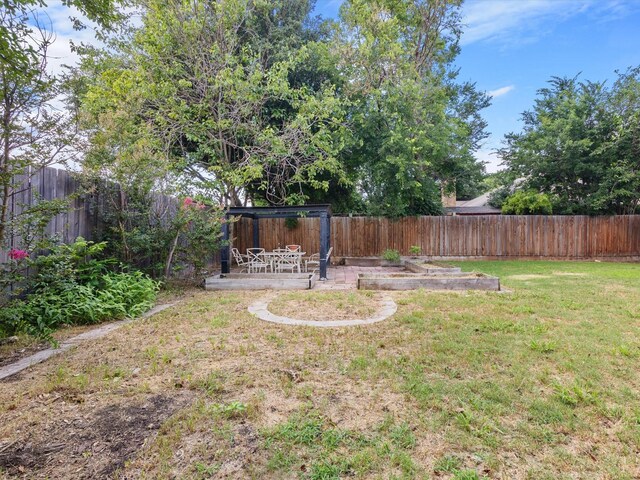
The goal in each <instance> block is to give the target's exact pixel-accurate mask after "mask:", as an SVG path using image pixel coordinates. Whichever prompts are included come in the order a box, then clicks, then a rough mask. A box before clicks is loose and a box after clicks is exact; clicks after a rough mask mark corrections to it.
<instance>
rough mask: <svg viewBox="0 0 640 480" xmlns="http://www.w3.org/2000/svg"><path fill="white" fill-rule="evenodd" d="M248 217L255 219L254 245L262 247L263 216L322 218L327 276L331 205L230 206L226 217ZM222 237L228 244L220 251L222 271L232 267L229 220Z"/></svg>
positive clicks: (322, 275) (324, 274)
mask: <svg viewBox="0 0 640 480" xmlns="http://www.w3.org/2000/svg"><path fill="white" fill-rule="evenodd" d="M229 217H246V218H251V219H253V247H254V248H260V219H261V218H320V279H321V280H326V278H327V252H328V251H329V248H330V244H331V205H328V204H322V205H300V206H292V207H230V208H229V210H227V213H226V218H227V219H229ZM222 238H223V240H224V241H225V243H226V244H227V246H226V247H223V248H222V251H221V252H220V254H221V255H220V263H221V266H222V273H229V272H230V269H231V265H230V261H229V259H230V256H229V249H230V247H231V245H230V244H229V222H225V223H224V224H223V225H222Z"/></svg>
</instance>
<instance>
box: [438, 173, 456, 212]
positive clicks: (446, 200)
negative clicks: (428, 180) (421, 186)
mask: <svg viewBox="0 0 640 480" xmlns="http://www.w3.org/2000/svg"><path fill="white" fill-rule="evenodd" d="M449 184H450V181H448V180H443V181H442V183H441V184H440V195H441V198H442V206H443V207H444V208H449V207H451V208H453V207H455V206H456V189H455V188H454V189H453V190H452V191H451V193H447V188H448V187H449Z"/></svg>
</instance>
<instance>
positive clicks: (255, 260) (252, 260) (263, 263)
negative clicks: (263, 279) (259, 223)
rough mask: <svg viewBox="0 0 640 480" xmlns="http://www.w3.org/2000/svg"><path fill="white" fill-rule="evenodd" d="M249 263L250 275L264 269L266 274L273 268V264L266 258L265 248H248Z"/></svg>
mask: <svg viewBox="0 0 640 480" xmlns="http://www.w3.org/2000/svg"><path fill="white" fill-rule="evenodd" d="M247 263H248V265H249V273H253V272H255V271H258V272H259V271H260V270H262V269H263V268H264V273H267V269H268V268H271V262H269V261H267V259H266V258H265V256H264V248H247Z"/></svg>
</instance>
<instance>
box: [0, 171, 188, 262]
mask: <svg viewBox="0 0 640 480" xmlns="http://www.w3.org/2000/svg"><path fill="white" fill-rule="evenodd" d="M14 183H15V184H16V185H20V187H18V188H16V189H15V191H14V193H13V195H12V196H11V199H10V203H9V215H10V216H12V215H16V216H17V215H20V214H21V213H22V212H24V211H25V210H26V209H28V208H29V207H31V206H33V205H34V204H36V203H37V202H38V201H39V199H43V200H55V199H67V200H70V202H69V209H68V210H67V211H65V212H64V213H61V214H60V215H56V216H55V217H54V218H53V219H52V220H51V221H50V222H49V224H48V225H47V227H46V229H45V234H46V235H48V236H54V235H55V236H57V237H58V238H59V239H60V241H61V242H63V243H73V242H74V241H75V239H76V238H77V237H84V238H85V239H87V240H99V239H100V236H101V229H103V228H104V224H103V222H102V220H101V219H102V216H103V215H104V213H105V212H106V211H108V209H109V208H110V207H109V205H107V204H106V203H105V202H106V198H105V196H100V195H99V194H97V193H96V194H91V195H79V193H80V191H81V186H80V182H79V181H78V180H76V178H74V175H73V174H72V173H70V172H68V171H66V170H62V169H58V168H52V167H45V168H43V169H40V170H38V171H37V172H35V173H33V174H31V175H27V174H24V175H16V176H14ZM111 185H112V186H115V187H117V186H116V185H114V184H111ZM178 208H179V205H178V201H177V200H176V199H175V198H173V197H170V196H167V195H161V194H158V195H154V197H153V203H152V207H151V212H152V218H151V219H150V221H157V222H160V223H161V224H165V223H167V222H169V221H170V220H171V218H173V217H174V216H175V214H176V211H177V210H178ZM4 243H5V244H6V246H7V247H8V248H7V249H5V248H0V263H4V262H6V261H7V260H8V249H9V248H12V247H14V248H23V247H24V242H23V239H22V238H20V237H19V235H12V233H11V232H7V238H6V239H5V242H4Z"/></svg>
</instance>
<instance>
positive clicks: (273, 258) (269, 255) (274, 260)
mask: <svg viewBox="0 0 640 480" xmlns="http://www.w3.org/2000/svg"><path fill="white" fill-rule="evenodd" d="M306 254H307V253H306V252H291V251H273V252H264V253H262V256H264V258H265V260H266V261H267V262H269V263H270V264H271V271H272V272H275V267H276V265H277V264H278V261H279V260H280V259H282V258H283V257H287V258H296V257H297V258H296V262H297V263H298V265H301V264H302V257H304V256H305V255H306Z"/></svg>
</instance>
